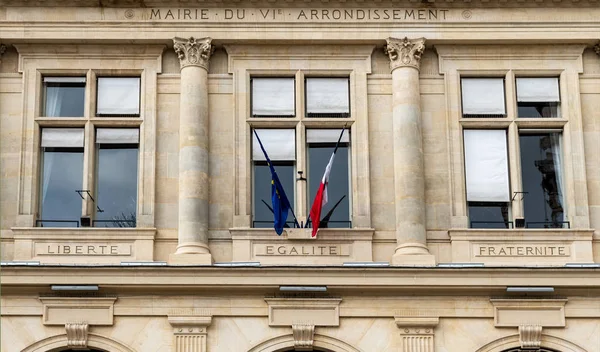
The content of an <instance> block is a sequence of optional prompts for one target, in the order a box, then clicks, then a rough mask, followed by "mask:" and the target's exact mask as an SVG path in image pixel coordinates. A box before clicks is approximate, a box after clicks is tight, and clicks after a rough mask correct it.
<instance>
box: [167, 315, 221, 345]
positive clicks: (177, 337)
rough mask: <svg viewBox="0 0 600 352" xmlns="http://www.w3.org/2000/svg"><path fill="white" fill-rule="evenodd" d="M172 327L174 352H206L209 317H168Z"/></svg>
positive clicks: (210, 319)
mask: <svg viewBox="0 0 600 352" xmlns="http://www.w3.org/2000/svg"><path fill="white" fill-rule="evenodd" d="M169 323H170V324H171V326H172V327H173V335H174V347H175V348H174V349H173V351H174V352H206V351H207V349H206V338H207V328H208V326H209V325H210V324H211V323H212V317H211V316H209V315H206V316H204V315H203V316H200V315H169Z"/></svg>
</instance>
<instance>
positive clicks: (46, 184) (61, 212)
mask: <svg viewBox="0 0 600 352" xmlns="http://www.w3.org/2000/svg"><path fill="white" fill-rule="evenodd" d="M42 153H43V155H42V158H43V160H42V162H43V166H42V184H41V187H40V189H41V194H40V203H41V218H40V222H39V225H40V226H43V227H77V226H78V224H79V219H80V217H81V197H80V196H79V195H78V194H77V192H75V191H77V190H81V186H82V182H83V149H82V148H43V149H42Z"/></svg>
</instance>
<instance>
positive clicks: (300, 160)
mask: <svg viewBox="0 0 600 352" xmlns="http://www.w3.org/2000/svg"><path fill="white" fill-rule="evenodd" d="M306 148H307V144H306V128H305V126H304V125H303V124H298V125H297V126H296V151H297V152H296V173H295V175H296V182H295V185H296V186H295V192H296V195H297V196H296V209H295V211H296V217H297V218H298V223H300V222H303V223H306V218H307V216H308V209H307V207H308V206H309V205H308V204H310V202H311V200H310V199H308V197H309V195H308V185H307V182H308V180H306V178H308V167H307V165H308V163H307V160H306V159H307V156H306V155H307V151H306ZM299 171H302V178H305V180H300V179H299V178H300V174H299V173H298V172H299Z"/></svg>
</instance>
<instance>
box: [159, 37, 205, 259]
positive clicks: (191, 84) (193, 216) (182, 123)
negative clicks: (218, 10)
mask: <svg viewBox="0 0 600 352" xmlns="http://www.w3.org/2000/svg"><path fill="white" fill-rule="evenodd" d="M173 42H174V49H175V52H176V53H177V55H178V57H179V60H180V64H181V92H180V97H181V98H180V112H179V113H180V117H179V236H178V246H177V251H176V252H175V253H174V254H172V255H171V256H170V257H169V263H170V264H212V256H211V254H210V249H209V248H208V188H209V183H208V63H209V59H210V56H211V54H212V49H213V47H212V45H211V39H210V38H203V39H199V40H196V39H194V38H189V39H182V38H174V39H173Z"/></svg>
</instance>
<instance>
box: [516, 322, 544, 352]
mask: <svg viewBox="0 0 600 352" xmlns="http://www.w3.org/2000/svg"><path fill="white" fill-rule="evenodd" d="M519 343H520V344H521V348H522V349H532V350H536V349H539V348H540V347H541V346H542V326H541V325H520V326H519Z"/></svg>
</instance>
